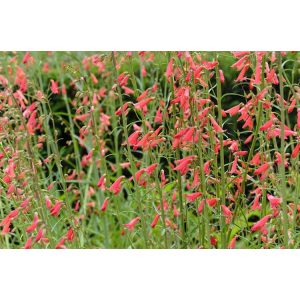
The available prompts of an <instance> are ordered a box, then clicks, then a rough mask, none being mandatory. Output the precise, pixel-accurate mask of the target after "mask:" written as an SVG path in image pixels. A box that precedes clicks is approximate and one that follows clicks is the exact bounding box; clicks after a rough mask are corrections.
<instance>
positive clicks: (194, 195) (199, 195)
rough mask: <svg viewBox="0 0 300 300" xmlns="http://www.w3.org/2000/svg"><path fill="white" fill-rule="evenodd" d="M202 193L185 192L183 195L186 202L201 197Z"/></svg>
mask: <svg viewBox="0 0 300 300" xmlns="http://www.w3.org/2000/svg"><path fill="white" fill-rule="evenodd" d="M201 196H202V193H201V192H196V193H192V194H186V195H185V197H186V199H187V201H188V202H194V201H195V200H196V199H197V198H199V197H201Z"/></svg>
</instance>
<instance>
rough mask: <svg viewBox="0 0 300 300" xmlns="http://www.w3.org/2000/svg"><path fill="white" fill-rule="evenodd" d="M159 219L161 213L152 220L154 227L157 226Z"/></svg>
mask: <svg viewBox="0 0 300 300" xmlns="http://www.w3.org/2000/svg"><path fill="white" fill-rule="evenodd" d="M158 220H159V214H156V215H155V217H154V219H153V221H152V223H151V227H152V228H154V227H155V226H156V224H157V222H158Z"/></svg>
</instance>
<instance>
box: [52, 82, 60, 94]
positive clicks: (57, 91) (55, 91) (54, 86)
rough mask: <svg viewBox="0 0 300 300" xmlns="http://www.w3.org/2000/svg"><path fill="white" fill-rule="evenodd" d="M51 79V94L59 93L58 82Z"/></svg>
mask: <svg viewBox="0 0 300 300" xmlns="http://www.w3.org/2000/svg"><path fill="white" fill-rule="evenodd" d="M50 81H51V87H50V89H51V92H52V93H53V94H59V88H58V83H57V82H56V81H54V80H53V79H51V80H50Z"/></svg>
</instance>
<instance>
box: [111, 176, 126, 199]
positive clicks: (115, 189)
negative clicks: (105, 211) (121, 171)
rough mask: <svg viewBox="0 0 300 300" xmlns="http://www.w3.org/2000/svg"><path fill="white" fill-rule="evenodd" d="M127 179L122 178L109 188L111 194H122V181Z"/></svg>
mask: <svg viewBox="0 0 300 300" xmlns="http://www.w3.org/2000/svg"><path fill="white" fill-rule="evenodd" d="M123 178H125V176H123V175H122V176H120V177H119V178H118V179H117V180H116V181H115V182H114V183H113V184H112V185H111V186H110V188H109V190H110V191H111V192H113V193H114V195H117V194H119V193H120V191H121V189H122V185H121V181H122V179H123Z"/></svg>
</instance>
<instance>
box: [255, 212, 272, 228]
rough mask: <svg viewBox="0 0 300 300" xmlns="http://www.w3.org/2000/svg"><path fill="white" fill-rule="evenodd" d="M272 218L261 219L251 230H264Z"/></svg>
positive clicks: (267, 216) (268, 216)
mask: <svg viewBox="0 0 300 300" xmlns="http://www.w3.org/2000/svg"><path fill="white" fill-rule="evenodd" d="M270 217H271V215H266V216H264V217H263V218H262V219H260V220H259V221H258V222H256V223H255V224H254V225H253V226H252V227H251V230H252V231H258V230H262V229H263V228H264V226H265V225H266V223H267V222H268V221H269V219H270Z"/></svg>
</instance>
